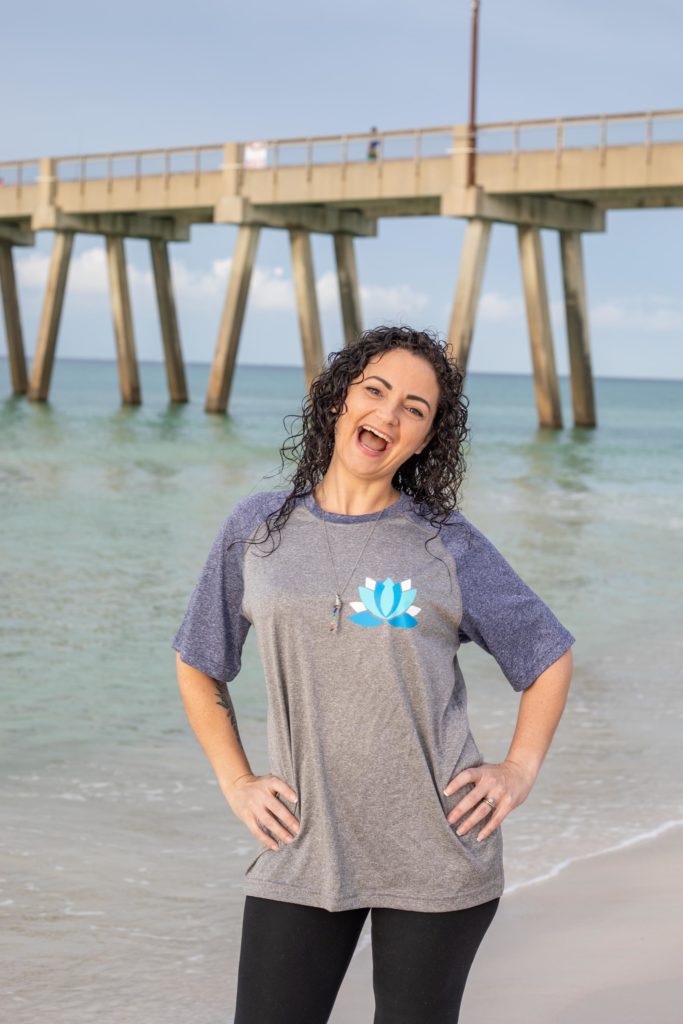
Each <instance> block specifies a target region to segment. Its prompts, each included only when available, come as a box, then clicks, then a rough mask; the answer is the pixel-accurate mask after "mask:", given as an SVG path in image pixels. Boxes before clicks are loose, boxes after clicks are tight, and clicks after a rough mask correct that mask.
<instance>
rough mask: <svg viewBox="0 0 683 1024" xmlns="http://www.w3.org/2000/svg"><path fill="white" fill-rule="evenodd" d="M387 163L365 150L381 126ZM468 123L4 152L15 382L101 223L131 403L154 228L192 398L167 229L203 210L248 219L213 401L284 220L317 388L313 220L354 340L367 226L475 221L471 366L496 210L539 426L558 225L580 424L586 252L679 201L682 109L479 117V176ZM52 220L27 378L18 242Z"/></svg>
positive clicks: (3, 208) (547, 396)
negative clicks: (625, 225)
mask: <svg viewBox="0 0 683 1024" xmlns="http://www.w3.org/2000/svg"><path fill="white" fill-rule="evenodd" d="M371 139H372V140H373V141H377V142H378V143H379V145H378V146H377V147H376V159H373V160H368V159H367V147H368V143H369V142H370V140H371ZM470 152H471V150H470V148H469V133H468V129H467V127H466V126H465V125H455V126H452V125H451V126H446V127H439V128H418V129H411V130H409V131H390V132H380V133H376V134H373V135H372V136H371V135H369V134H357V135H338V136H316V137H311V138H297V139H279V140H274V141H272V140H270V141H265V142H263V143H260V144H253V143H252V144H244V143H232V142H231V143H226V144H220V145H215V146H193V147H181V148H177V149H164V150H141V151H134V152H117V153H98V154H78V155H76V156H63V157H45V158H40V159H35V160H18V161H5V162H3V163H0V178H1V179H2V187H1V188H0V285H1V287H2V296H3V307H4V315H5V325H6V332H7V348H8V356H9V365H10V373H11V384H12V391H13V393H14V394H16V395H20V394H27V396H28V398H29V399H32V400H36V401H44V400H46V399H47V398H48V395H49V389H50V379H51V375H52V368H53V365H54V359H55V353H56V347H57V338H58V334H59V324H60V319H61V313H62V307H63V302H64V295H65V290H66V286H67V280H68V270H69V261H70V257H71V252H72V247H73V239H74V235H75V234H76V233H78V232H80V233H85V234H95V235H103V236H104V237H105V239H106V247H107V265H108V271H109V282H110V292H111V304H112V316H113V321H114V331H115V338H116V353H117V360H118V369H119V382H120V390H121V400H122V402H123V403H125V404H131V405H135V404H138V403H140V401H141V391H140V382H139V375H138V366H137V356H136V349H135V335H134V325H133V317H132V312H131V303H130V296H129V288H128V280H127V272H126V260H125V249H124V246H125V239H126V238H145V239H148V240H149V243H150V250H151V259H152V267H153V271H154V281H155V287H156V295H157V301H158V306H159V318H160V323H161V335H162V340H163V348H164V360H165V365H166V371H167V379H168V391H169V398H170V400H171V401H174V402H185V401H187V400H188V391H187V383H186V378H185V367H184V362H183V356H182V348H181V339H180V334H179V330H178V318H177V315H176V306H175V299H174V294H173V284H172V278H171V271H170V265H169V259H168V242H171V241H173V242H181V241H183V242H186V241H189V238H190V228H191V226H192V225H193V224H206V223H215V224H235V225H238V227H239V230H238V234H237V241H236V244H235V251H234V254H233V258H232V263H231V271H230V277H229V281H228V285H227V291H226V296H225V304H224V308H223V315H222V318H221V323H220V327H219V331H218V338H217V341H216V349H215V355H214V359H213V363H212V366H211V372H210V374H209V381H208V388H207V393H206V399H205V409H206V411H207V412H218V413H225V412H226V410H227V408H228V403H229V396H230V389H231V385H232V380H233V375H234V370H235V364H236V360H237V352H238V346H239V340H240V334H241V330H242V324H243V320H244V312H245V308H246V302H247V296H248V293H249V285H250V281H251V276H252V271H253V267H254V261H255V258H256V251H257V246H258V240H259V234H260V231H261V229H262V228H272V229H276V230H281V231H282V230H286V231H287V232H288V233H289V239H290V250H291V259H292V276H293V281H294V288H295V293H296V302H297V310H298V317H299V327H300V332H301V343H302V351H303V361H304V371H305V378H306V386H307V387H309V386H310V383H311V381H312V379H313V378H314V377H315V376H316V374H317V373H319V371H320V369H321V368H322V365H323V361H324V349H323V342H322V333H321V328H320V315H319V311H318V304H317V297H316V291H315V273H314V268H313V258H312V251H311V237H310V236H311V233H324V234H330V235H332V236H333V238H334V249H335V255H336V263H337V274H338V280H339V291H340V300H341V311H342V319H343V326H344V337H345V342H346V343H348V342H349V341H350V340H351V339H352V338H354V337H355V336H356V335H357V334H358V332H359V331H360V330H361V328H362V326H363V325H362V320H361V305H360V298H359V284H358V274H357V269H356V260H355V250H354V240H355V239H362V238H364V237H369V236H374V235H375V234H376V233H377V222H378V220H380V219H381V218H382V217H410V216H441V217H458V218H465V219H466V220H467V228H466V232H465V239H464V245H463V250H462V254H461V260H460V269H459V273H458V274H457V280H456V287H455V297H454V302H453V309H452V315H451V319H450V325H449V331H448V335H449V341H450V344H451V346H452V350H453V353H454V355H455V356H456V358H457V360H458V362H459V364H460V366H461V367H462V368H463V369H464V370H466V368H467V361H468V357H469V352H470V349H471V344H472V337H473V333H474V326H475V322H476V314H477V305H478V300H479V294H480V290H481V282H482V278H483V274H484V268H485V264H486V256H487V251H488V245H489V239H490V235H491V229H492V226H493V224H494V223H496V222H499V223H506V224H514V225H516V226H517V231H518V241H519V257H520V264H521V270H522V279H523V284H524V296H525V304H526V312H527V320H528V329H529V342H530V346H531V355H532V363H533V371H534V381H535V395H536V407H537V414H538V422H539V425H540V426H543V427H551V428H560V427H562V423H563V420H562V409H561V406H560V395H559V388H558V379H557V371H556V367H555V352H554V346H553V338H552V329H551V319H550V310H549V302H548V292H547V286H546V279H545V267H544V260H543V250H542V246H541V236H540V232H541V230H544V229H549V230H553V231H556V232H557V234H558V240H559V245H560V252H561V257H562V275H563V285H564V296H565V309H566V317H567V337H568V345H569V365H570V372H571V396H572V410H573V423H574V425H575V426H587V427H593V426H595V425H596V423H597V418H596V410H595V400H594V392H593V379H592V371H591V352H590V339H589V325H588V313H587V302H586V284H585V274H584V265H583V253H582V238H581V236H582V234H583V233H584V232H592V231H604V230H605V222H606V211H607V210H609V209H624V208H627V207H630V208H644V207H648V208H649V207H668V206H674V207H678V206H682V205H683V111H681V110H671V111H659V112H650V113H633V114H618V115H599V116H595V117H575V118H558V119H545V120H535V121H518V122H505V123H496V124H484V125H479V126H478V127H477V151H476V184H475V185H473V186H469V187H468V186H467V185H466V181H467V161H468V155H469V153H470ZM37 231H51V232H53V233H54V244H53V250H52V257H51V261H50V269H49V274H48V280H47V284H46V289H45V296H44V300H43V309H42V316H41V320H40V326H39V330H38V337H37V340H36V346H35V354H34V358H33V363H32V366H31V372H30V375H29V373H28V372H27V366H26V357H25V351H24V340H23V333H22V326H21V318H20V313H19V303H18V299H17V289H16V281H15V273H14V261H13V249H14V247H15V246H26V245H33V243H34V238H35V232H37Z"/></svg>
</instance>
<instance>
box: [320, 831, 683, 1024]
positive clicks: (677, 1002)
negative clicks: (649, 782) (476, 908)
mask: <svg viewBox="0 0 683 1024" xmlns="http://www.w3.org/2000/svg"><path fill="white" fill-rule="evenodd" d="M682 865H683V827H680V826H679V827H674V828H671V829H668V830H667V831H666V832H663V833H662V834H661V835H659V836H657V837H656V838H652V839H644V840H642V841H640V842H638V843H635V844H633V845H631V846H628V847H625V848H624V849H621V850H616V851H614V852H611V853H604V854H599V855H597V856H594V857H589V858H586V859H583V860H579V861H576V862H575V863H572V864H569V865H568V866H567V867H566V868H564V869H563V870H562V871H561V872H560V873H559V874H558V875H557V876H556V877H554V878H550V879H548V880H546V881H542V882H538V883H535V884H531V885H528V886H525V887H523V888H520V889H518V890H517V891H515V892H510V893H507V894H506V895H505V896H504V898H503V899H502V900H501V904H500V909H499V911H498V914H497V916H496V919H495V920H494V922H493V924H492V926H491V928H490V930H489V932H488V934H487V935H486V937H485V938H484V942H483V944H482V946H481V949H480V951H479V954H478V957H477V959H476V960H475V962H474V966H473V968H472V972H471V974H470V979H469V982H468V988H467V990H466V992H465V997H464V1000H463V1005H462V1010H461V1014H460V1022H461V1024H498V1022H500V1024H503V1022H504V1024H644V1022H647V1021H656V1022H657V1024H680V1021H681V1020H682V1019H683V1016H682V1013H683V1011H682V1009H681V1006H682V1003H683V969H682V968H681V949H683V885H681V866H682ZM361 941H362V937H361ZM373 1005H374V1002H373V998H372V962H371V952H370V949H369V947H367V948H365V949H363V950H362V951H361V952H359V953H358V955H357V956H354V958H353V960H352V962H351V965H350V967H349V971H348V973H347V975H346V977H345V979H344V983H343V985H342V988H341V991H340V993H339V997H338V999H337V1004H336V1006H335V1009H334V1012H333V1014H332V1017H331V1024H370V1022H371V1021H372V1015H373ZM444 1024H447V1022H444Z"/></svg>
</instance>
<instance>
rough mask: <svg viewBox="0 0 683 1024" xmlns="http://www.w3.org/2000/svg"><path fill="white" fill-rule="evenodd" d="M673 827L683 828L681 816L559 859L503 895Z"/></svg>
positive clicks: (645, 840)
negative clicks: (590, 849) (587, 850)
mask: <svg viewBox="0 0 683 1024" xmlns="http://www.w3.org/2000/svg"><path fill="white" fill-rule="evenodd" d="M674 828H683V818H672V819H671V820H670V821H665V822H664V824H663V825H658V826H657V827H656V828H652V829H649V830H648V831H647V832H638V833H637V835H635V836H629V838H628V839H622V840H620V841H619V842H618V843H613V844H612V846H606V847H605V848H604V849H601V850H593V851H592V852H591V853H581V854H578V855H577V856H576V857H568V858H567V859H566V860H561V861H560V862H559V864H555V865H554V867H552V868H551V869H550V871H546V873H545V874H543V875H536V876H535V877H534V878H528V879H526V881H523V882H515V883H514V884H513V885H510V886H506V887H505V889H504V890H503V896H508V895H511V894H512V893H515V892H518V891H519V890H520V889H526V888H528V887H529V886H532V885H539V884H540V883H542V882H549V881H552V879H553V878H557V877H558V876H559V875H561V874H562V872H563V871H565V870H566V869H567V868H569V867H571V866H572V864H581V863H583V861H586V860H593V858H594V857H604V856H606V855H608V854H611V853H618V852H619V851H620V850H627V849H630V848H631V847H632V846H638V844H639V843H643V842H647V841H648V840H650V839H658V838H659V836H662V835H665V834H666V833H667V832H669V831H670V830H671V829H674Z"/></svg>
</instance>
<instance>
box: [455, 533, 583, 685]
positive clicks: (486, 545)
mask: <svg viewBox="0 0 683 1024" xmlns="http://www.w3.org/2000/svg"><path fill="white" fill-rule="evenodd" d="M447 529H448V530H449V536H450V543H449V544H448V546H449V548H450V549H451V553H452V554H453V555H454V558H455V563H456V572H457V578H458V584H459V587H460V592H461V596H462V620H461V623H460V642H461V643H468V642H469V641H474V642H475V643H476V644H478V645H479V647H481V648H483V650H485V651H487V652H488V653H489V654H491V655H492V656H493V657H494V658H495V660H496V661H497V663H498V665H499V666H500V668H501V670H502V672H503V674H504V675H505V678H506V679H507V680H508V682H509V683H510V685H511V686H512V687H513V689H514V690H525V689H527V687H529V686H531V684H532V683H533V682H534V681H535V680H536V679H537V678H538V676H540V674H541V673H542V672H544V671H545V669H547V668H548V666H549V665H552V664H553V662H555V661H557V659H558V658H559V657H561V656H562V655H563V654H564V652H565V651H566V650H568V648H569V647H571V645H572V644H573V643H574V642H575V640H576V637H575V636H573V635H572V633H570V632H569V630H568V629H567V628H566V627H565V626H564V625H563V624H562V623H561V622H560V620H559V619H558V618H557V616H556V615H555V614H554V613H553V612H552V611H551V609H550V608H549V607H548V605H547V604H545V603H544V602H543V601H542V600H541V598H540V597H539V596H538V594H537V593H535V591H534V590H532V589H531V587H530V586H529V585H528V584H527V583H525V582H524V580H523V579H522V578H521V577H520V576H519V575H518V574H517V573H516V572H515V570H514V569H513V568H512V566H511V565H510V563H509V562H508V561H507V560H506V559H505V558H504V557H503V555H502V554H501V553H500V551H499V550H498V549H497V548H496V547H495V546H494V544H492V543H491V541H490V540H489V539H488V538H487V537H485V536H484V534H483V533H482V532H481V531H480V530H478V529H477V528H476V526H474V525H473V524H472V523H470V522H469V521H468V520H466V519H465V517H464V516H461V517H460V518H459V522H458V526H457V528H453V529H451V528H447Z"/></svg>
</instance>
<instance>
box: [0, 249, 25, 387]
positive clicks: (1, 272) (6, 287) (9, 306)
mask: <svg viewBox="0 0 683 1024" xmlns="http://www.w3.org/2000/svg"><path fill="white" fill-rule="evenodd" d="M0 289H1V290H2V307H3V311H4V314H5V334H6V337H7V356H8V359H9V366H10V377H11V380H12V393H13V394H15V395H25V394H26V389H27V386H28V377H27V373H26V355H25V353H24V337H23V334H22V330H21V317H20V315H19V298H18V296H17V281H16V277H15V274H14V258H13V255H12V246H11V245H9V244H8V243H5V242H3V241H2V240H0Z"/></svg>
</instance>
